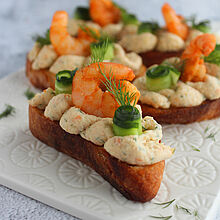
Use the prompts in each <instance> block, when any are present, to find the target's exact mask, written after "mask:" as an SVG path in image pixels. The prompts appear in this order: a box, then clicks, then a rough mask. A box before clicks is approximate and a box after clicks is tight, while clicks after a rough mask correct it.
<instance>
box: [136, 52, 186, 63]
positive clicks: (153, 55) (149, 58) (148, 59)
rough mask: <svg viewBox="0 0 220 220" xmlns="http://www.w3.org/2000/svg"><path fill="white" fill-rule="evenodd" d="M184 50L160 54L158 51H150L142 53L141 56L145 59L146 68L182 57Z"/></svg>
mask: <svg viewBox="0 0 220 220" xmlns="http://www.w3.org/2000/svg"><path fill="white" fill-rule="evenodd" d="M182 52H183V50H180V51H172V52H160V51H156V50H152V51H148V52H145V53H140V54H139V55H140V56H141V57H142V59H143V63H144V65H145V66H146V67H149V66H151V65H154V64H160V63H162V62H163V61H164V60H165V59H167V58H170V57H180V56H181V54H182Z"/></svg>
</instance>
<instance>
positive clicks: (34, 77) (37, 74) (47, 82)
mask: <svg viewBox="0 0 220 220" xmlns="http://www.w3.org/2000/svg"><path fill="white" fill-rule="evenodd" d="M26 76H27V77H28V78H29V80H30V82H31V84H32V85H33V86H34V87H36V88H38V89H42V90H43V89H47V88H48V87H50V88H52V89H55V76H56V75H55V74H54V73H51V72H50V71H49V69H39V70H33V69H32V62H31V61H30V60H29V59H28V58H26Z"/></svg>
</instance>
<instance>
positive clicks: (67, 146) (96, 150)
mask: <svg viewBox="0 0 220 220" xmlns="http://www.w3.org/2000/svg"><path fill="white" fill-rule="evenodd" d="M29 127H30V130H31V132H32V134H33V135H34V136H35V137H36V138H38V139H39V140H40V141H42V142H43V143H45V144H47V145H49V146H50V147H53V148H55V149H56V150H58V151H60V152H63V153H65V154H67V155H69V156H70V157H73V158H74V159H77V160H80V161H81V162H83V163H84V164H86V165H87V166H89V167H91V168H92V169H94V170H95V171H96V172H97V173H99V174H100V175H101V176H102V177H103V178H104V179H105V180H107V181H108V182H109V183H110V184H111V185H112V186H113V187H115V188H116V189H117V190H118V191H120V192H121V193H122V194H123V195H124V196H125V197H126V198H127V199H130V200H134V201H138V202H147V201H149V200H151V199H153V198H154V197H155V196H156V194H157V192H158V190H159V188H160V184H161V181H162V178H163V171H164V166H165V162H164V161H161V162H158V163H155V164H153V165H147V166H133V165H129V164H127V163H124V162H121V161H120V160H118V159H116V158H114V157H112V156H111V155H110V154H109V153H108V152H107V151H106V150H105V149H104V148H103V147H100V146H98V145H95V144H93V143H92V142H89V141H87V140H85V139H83V138H82V137H81V136H80V135H73V134H69V133H67V132H65V131H64V130H63V129H62V128H61V127H60V125H59V122H58V121H51V120H50V119H48V118H46V117H45V116H44V114H43V111H42V110H39V109H38V108H36V107H33V106H29Z"/></svg>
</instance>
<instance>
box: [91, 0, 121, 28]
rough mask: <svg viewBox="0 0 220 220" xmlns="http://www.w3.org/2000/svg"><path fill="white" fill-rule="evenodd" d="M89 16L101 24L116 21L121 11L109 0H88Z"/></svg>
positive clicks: (118, 19)
mask: <svg viewBox="0 0 220 220" xmlns="http://www.w3.org/2000/svg"><path fill="white" fill-rule="evenodd" d="M89 12H90V16H91V18H92V20H93V21H94V22H96V23H98V24H99V25H101V26H105V25H108V24H113V23H118V22H119V21H120V17H121V16H120V15H121V12H120V10H119V8H117V7H116V6H115V5H114V4H113V2H112V1H111V0H90V11H89Z"/></svg>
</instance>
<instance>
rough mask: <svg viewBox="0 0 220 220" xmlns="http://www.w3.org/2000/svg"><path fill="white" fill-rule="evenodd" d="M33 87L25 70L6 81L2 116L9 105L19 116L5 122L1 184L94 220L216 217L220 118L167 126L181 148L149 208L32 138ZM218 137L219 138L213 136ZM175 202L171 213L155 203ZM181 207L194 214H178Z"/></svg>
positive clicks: (0, 132) (1, 88)
mask: <svg viewBox="0 0 220 220" xmlns="http://www.w3.org/2000/svg"><path fill="white" fill-rule="evenodd" d="M28 87H31V86H30V84H29V83H28V80H27V79H26V78H25V73H24V70H21V71H18V72H17V73H15V74H13V75H10V76H9V77H7V78H4V79H2V80H1V81H0V100H1V102H0V112H1V111H2V110H3V109H4V104H6V103H7V104H11V105H13V106H14V107H15V108H16V114H15V115H14V116H9V117H8V118H4V119H2V120H0V184H3V185H5V186H7V187H9V188H11V189H14V190H16V191H18V192H20V193H22V194H24V195H27V196H30V197H32V198H34V199H37V200H39V201H41V202H43V203H46V204H48V205H50V206H53V207H55V208H57V209H60V210H62V211H64V212H67V213H69V214H72V215H74V216H77V217H79V218H83V219H89V220H92V219H93V220H97V219H105V220H108V219H109V220H110V219H111V220H116V219H120V220H123V219H126V220H133V219H135V220H147V219H153V218H151V217H150V215H154V216H160V215H161V216H170V215H172V216H173V218H172V219H182V220H185V219H196V218H195V216H194V214H193V213H194V211H195V210H197V211H198V215H199V216H200V219H205V218H207V219H212V218H211V216H213V214H215V211H216V209H217V207H218V206H219V204H220V202H219V200H218V199H217V193H218V191H219V190H220V119H216V120H211V121H206V122H202V123H194V124H190V125H166V126H164V129H163V131H164V140H163V141H164V142H165V143H166V144H170V145H171V146H172V147H175V148H176V153H175V156H174V157H172V158H171V159H170V160H168V161H166V169H165V173H164V179H163V182H162V184H161V188H160V190H159V193H158V195H157V197H156V198H155V199H154V200H153V201H151V202H148V203H145V204H141V203H134V202H131V201H129V200H127V199H125V198H124V197H123V196H122V195H121V194H120V193H119V192H117V191H116V190H115V189H114V188H113V187H112V186H111V185H110V184H108V183H107V182H106V181H104V180H103V179H102V178H101V177H100V176H99V175H98V174H97V173H95V172H94V171H93V170H91V169H89V168H88V167H86V166H84V165H83V164H82V163H80V162H78V161H76V160H74V159H71V158H70V157H68V156H66V155H64V154H62V153H59V152H57V151H55V150H54V149H52V148H50V147H48V146H46V145H45V144H43V143H41V142H40V141H38V140H37V139H36V138H34V137H33V136H32V135H31V133H30V131H29V128H28V102H27V100H26V97H25V96H24V92H25V90H26V89H27V88H28ZM31 90H33V91H36V90H34V89H33V88H32V87H31ZM207 127H208V130H207V129H206V128H207ZM206 130H207V131H206ZM205 131H206V132H205ZM214 133H215V140H214V139H213V138H207V137H208V136H209V135H210V134H214ZM192 146H193V147H196V148H198V149H199V150H200V151H194V150H193V147H192ZM172 199H175V201H174V202H173V203H172V204H171V205H170V206H169V207H167V208H165V209H163V208H162V206H159V205H156V204H154V203H155V202H167V201H170V200H172ZM176 204H177V205H180V206H183V207H184V208H187V209H189V210H190V212H191V213H192V214H191V215H190V214H189V213H187V212H185V211H184V210H180V209H179V210H177V209H176Z"/></svg>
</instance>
